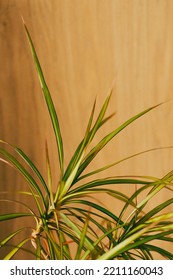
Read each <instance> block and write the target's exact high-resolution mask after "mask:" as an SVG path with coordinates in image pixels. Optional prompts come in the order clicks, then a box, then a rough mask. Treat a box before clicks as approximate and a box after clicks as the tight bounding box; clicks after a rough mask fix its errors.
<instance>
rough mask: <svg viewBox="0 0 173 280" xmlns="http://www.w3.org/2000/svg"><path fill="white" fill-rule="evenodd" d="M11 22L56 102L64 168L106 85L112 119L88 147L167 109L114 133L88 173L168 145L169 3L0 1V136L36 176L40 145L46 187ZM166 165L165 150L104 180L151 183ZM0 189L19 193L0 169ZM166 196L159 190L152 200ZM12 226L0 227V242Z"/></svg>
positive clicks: (33, 99) (25, 57)
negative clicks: (123, 177) (22, 154)
mask: <svg viewBox="0 0 173 280" xmlns="http://www.w3.org/2000/svg"><path fill="white" fill-rule="evenodd" d="M20 15H22V16H23V17H24V19H25V21H26V23H27V26H28V28H29V30H30V32H31V35H32V37H33V40H34V43H35V46H36V49H37V52H38V56H39V58H40V61H41V64H42V67H43V72H44V74H45V77H46V80H47V83H48V85H49V88H50V91H51V92H52V96H53V100H54V102H55V104H56V108H57V111H58V116H59V120H60V123H61V130H62V134H63V138H64V143H65V144H64V145H65V161H66V163H68V160H69V156H71V155H72V153H73V151H74V149H75V148H76V146H77V144H78V142H79V141H80V139H81V137H82V136H83V133H84V131H85V127H86V124H87V119H88V117H89V113H90V109H91V106H92V103H93V101H94V98H95V96H97V111H98V108H99V107H100V106H101V104H102V102H103V101H104V99H105V97H106V96H107V94H108V93H109V91H110V89H111V87H112V85H113V84H114V91H113V96H112V101H111V104H110V107H109V108H110V111H109V112H114V111H116V116H115V117H114V119H112V120H111V121H110V123H109V124H108V125H107V126H105V128H104V130H103V131H102V132H101V133H100V134H99V136H98V137H97V139H96V141H98V140H99V139H100V137H101V136H103V133H105V132H106V133H108V132H109V131H111V130H113V129H114V128H115V127H117V126H118V125H119V124H121V123H122V122H123V121H125V120H126V119H127V118H130V117H131V116H132V115H134V114H136V113H138V112H140V111H142V110H144V109H145V108H147V107H149V106H152V105H156V104H158V103H160V102H164V101H168V102H167V103H165V104H164V105H162V106H160V107H159V108H157V109H155V110H154V111H152V112H150V113H149V114H148V115H147V116H144V117H143V118H142V119H140V120H138V121H137V122H136V123H135V124H133V125H131V127H128V128H127V129H126V131H123V132H122V134H121V135H119V136H118V137H117V139H116V140H114V141H113V142H112V144H110V145H108V146H107V147H106V148H105V151H103V152H102V153H101V154H100V155H99V156H98V161H97V160H95V162H94V165H93V166H92V168H93V167H96V168H98V167H100V166H102V165H103V164H106V163H111V162H113V161H115V160H118V159H121V158H123V157H125V156H128V155H130V154H132V153H136V152H139V151H142V150H145V149H150V148H153V147H161V146H170V145H172V144H173V132H172V123H173V110H172V105H173V101H172V96H173V78H172V75H173V32H172V31H173V1H172V0H152V1H149V0H141V1H139V0H37V1H35V0H0V67H1V68H0V139H4V140H7V141H8V142H10V143H13V144H15V145H17V146H20V147H21V148H22V149H23V150H25V151H26V153H27V154H28V155H30V157H31V158H32V159H33V161H34V162H35V163H36V164H37V166H38V167H39V168H40V170H41V172H43V174H46V171H45V152H44V151H45V140H46V139H47V140H48V142H49V149H50V153H51V159H52V168H53V171H54V182H56V181H57V180H58V176H59V172H58V165H57V163H56V161H57V154H56V152H55V142H54V137H53V133H52V128H51V126H50V120H49V117H48V114H47V111H46V106H45V103H44V100H43V97H42V93H41V90H40V86H39V82H38V78H37V74H36V71H35V67H34V64H33V61H32V58H31V54H30V50H29V47H28V43H27V39H26V35H25V32H24V28H23V25H22V21H21V17H20ZM172 165H173V150H162V151H159V152H153V153H148V154H146V155H142V156H140V157H138V158H135V159H133V160H131V161H128V162H126V163H124V164H120V165H119V166H117V167H116V168H112V169H111V174H112V173H113V174H131V175H132V174H133V175H136V174H140V175H152V176H156V177H157V176H158V177H161V176H163V175H164V174H166V172H168V171H170V170H171V169H172ZM105 174H106V175H105ZM109 174H110V173H109ZM103 175H104V176H108V173H104V174H103ZM55 186H56V183H55ZM0 188H1V190H9V191H11V190H14V189H15V190H16V189H17V190H18V189H21V188H23V189H27V186H25V185H24V182H23V180H22V179H21V177H20V176H19V175H17V174H16V172H15V171H14V170H11V169H10V168H9V167H7V166H6V165H4V164H3V163H0ZM125 191H126V192H127V193H129V192H130V191H131V190H128V189H125ZM4 196H5V194H4ZM167 196H168V194H167V192H166V191H164V192H162V194H161V196H159V195H158V202H161V201H162V200H163V199H165V198H166V197H167ZM16 199H19V197H18V196H16ZM1 204H2V203H1ZM7 205H8V206H7ZM10 207H12V206H10V203H9V204H6V206H5V207H4V204H3V206H2V205H1V208H0V209H1V212H4V211H6V209H7V208H8V209H9V208H10ZM113 207H114V205H113ZM116 207H118V205H117V206H116ZM151 207H152V205H151ZM12 209H13V207H12ZM16 209H20V206H19V205H18V204H16ZM117 209H118V208H117ZM118 210H119V209H118ZM15 223H16V222H15ZM15 223H14V222H13V223H10V224H9V226H8V227H7V226H6V227H2V226H1V229H0V234H1V237H3V236H4V234H5V233H6V232H7V231H8V230H9V229H11V228H12V227H13V228H15V227H16V224H15Z"/></svg>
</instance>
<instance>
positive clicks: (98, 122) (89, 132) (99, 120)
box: [63, 91, 113, 181]
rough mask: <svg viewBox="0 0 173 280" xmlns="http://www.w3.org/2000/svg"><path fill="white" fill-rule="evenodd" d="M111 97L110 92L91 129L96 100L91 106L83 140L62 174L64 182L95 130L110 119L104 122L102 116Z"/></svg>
mask: <svg viewBox="0 0 173 280" xmlns="http://www.w3.org/2000/svg"><path fill="white" fill-rule="evenodd" d="M111 95H112V91H111V93H110V95H109V96H108V97H107V98H106V100H105V102H104V104H103V106H102V108H101V110H100V113H99V116H98V118H97V120H96V122H95V124H94V126H93V128H92V129H91V125H92V121H93V116H94V111H95V105H96V100H95V102H94V105H93V108H92V111H91V115H90V118H89V122H88V126H87V129H86V133H85V137H84V139H83V140H82V141H81V143H80V144H79V146H78V148H77V149H76V151H75V153H74V155H73V157H72V159H71V161H70V163H69V165H68V167H67V169H66V172H65V174H64V177H63V180H64V181H66V180H67V178H68V177H69V176H70V172H71V171H72V170H73V169H74V168H75V165H76V164H77V162H78V161H79V159H80V158H81V155H82V153H83V151H84V149H85V148H86V147H87V146H88V145H89V144H90V143H91V141H92V139H93V138H94V136H95V134H96V132H97V130H98V129H99V128H100V127H101V126H102V125H103V124H104V123H105V122H106V121H107V120H108V119H110V118H111V117H112V115H113V114H112V115H111V116H109V117H108V118H106V119H105V120H103V118H104V115H105V112H106V109H107V107H108V104H109V101H110V98H111Z"/></svg>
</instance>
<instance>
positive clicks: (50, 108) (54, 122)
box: [24, 23, 64, 175]
mask: <svg viewBox="0 0 173 280" xmlns="http://www.w3.org/2000/svg"><path fill="white" fill-rule="evenodd" d="M24 27H25V31H26V34H27V37H28V41H29V45H30V48H31V51H32V55H33V58H34V62H35V66H36V69H37V72H38V76H39V80H40V84H41V88H42V91H43V94H44V98H45V100H46V104H47V107H48V111H49V115H50V118H51V121H52V125H53V129H54V133H55V138H56V143H57V148H58V154H59V163H60V169H61V173H62V175H63V164H64V163H63V162H64V152H63V142H62V136H61V131H60V126H59V121H58V117H57V114H56V110H55V107H54V104H53V101H52V98H51V95H50V92H49V89H48V86H47V84H46V81H45V78H44V75H43V72H42V69H41V65H40V62H39V59H38V56H37V53H36V51H35V47H34V44H33V41H32V39H31V36H30V33H29V31H28V28H27V27H26V25H25V23H24Z"/></svg>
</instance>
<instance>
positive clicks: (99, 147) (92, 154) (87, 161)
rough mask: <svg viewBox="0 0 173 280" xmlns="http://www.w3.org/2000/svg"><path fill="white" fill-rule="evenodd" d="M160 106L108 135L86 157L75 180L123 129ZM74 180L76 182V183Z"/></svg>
mask: <svg viewBox="0 0 173 280" xmlns="http://www.w3.org/2000/svg"><path fill="white" fill-rule="evenodd" d="M159 105H160V104H158V105H156V106H153V107H150V108H148V109H146V110H144V111H143V112H141V113H139V114H137V115H135V116H134V117H132V118H130V119H129V120H127V121H126V122H124V123H123V124H122V125H121V126H119V127H118V128H117V129H115V130H114V131H112V132H111V133H109V134H108V135H106V136H105V137H104V138H103V139H102V140H101V141H100V142H99V143H98V144H97V145H96V146H95V147H94V148H93V149H92V150H91V151H90V152H89V154H88V155H87V156H86V157H85V159H84V161H83V163H82V164H81V166H80V167H79V171H78V172H77V174H76V178H75V180H76V179H77V178H78V177H79V175H80V174H81V173H82V172H83V171H84V169H85V168H86V167H87V166H88V165H89V164H90V162H91V161H92V160H93V159H94V158H95V156H96V155H97V154H98V153H99V152H100V151H101V150H102V149H103V147H104V146H105V145H106V144H107V143H108V142H109V141H111V140H112V138H114V137H115V136H116V135H117V134H119V133H120V132H121V131H122V130H123V129H125V128H126V127H127V126H128V125H130V124H131V123H132V122H134V121H135V120H137V119H138V118H140V117H142V116H143V115H145V114H146V113H148V112H149V111H151V110H153V109H154V108H156V107H158V106H159ZM75 180H74V181H75Z"/></svg>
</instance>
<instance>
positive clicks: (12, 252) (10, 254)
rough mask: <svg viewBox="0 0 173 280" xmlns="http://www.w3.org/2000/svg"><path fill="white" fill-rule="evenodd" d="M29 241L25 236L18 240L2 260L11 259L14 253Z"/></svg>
mask: <svg viewBox="0 0 173 280" xmlns="http://www.w3.org/2000/svg"><path fill="white" fill-rule="evenodd" d="M28 241H30V238H26V239H24V240H23V241H22V242H20V243H19V244H18V245H17V246H16V247H15V248H14V249H13V250H11V251H10V253H8V254H7V255H6V256H5V258H4V260H11V259H12V258H13V257H14V255H15V254H16V253H17V252H18V251H19V250H20V249H21V248H22V247H23V246H24V245H25V244H26V243H27V242H28Z"/></svg>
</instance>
